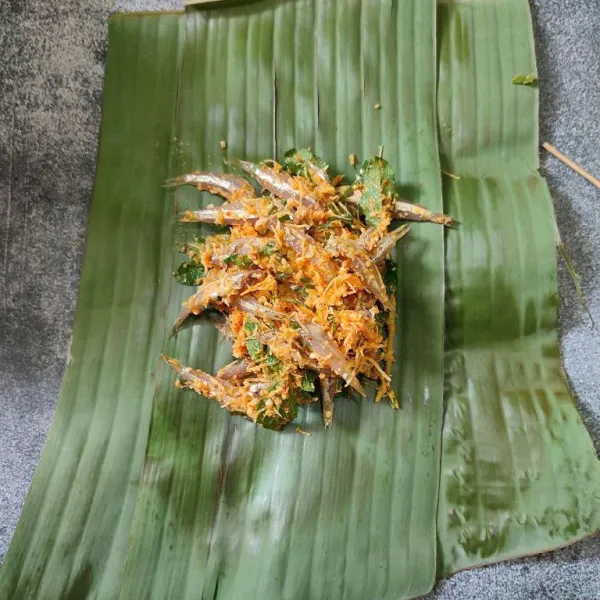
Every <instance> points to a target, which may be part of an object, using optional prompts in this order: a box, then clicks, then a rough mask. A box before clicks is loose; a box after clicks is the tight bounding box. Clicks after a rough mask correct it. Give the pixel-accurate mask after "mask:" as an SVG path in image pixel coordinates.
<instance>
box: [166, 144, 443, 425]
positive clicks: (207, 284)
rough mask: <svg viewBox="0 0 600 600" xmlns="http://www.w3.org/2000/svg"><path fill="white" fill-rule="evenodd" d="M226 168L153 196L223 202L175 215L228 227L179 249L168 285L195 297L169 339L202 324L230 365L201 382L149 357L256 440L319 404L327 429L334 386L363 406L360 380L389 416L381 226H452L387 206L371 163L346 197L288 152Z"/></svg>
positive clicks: (195, 374)
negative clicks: (226, 341) (180, 193)
mask: <svg viewBox="0 0 600 600" xmlns="http://www.w3.org/2000/svg"><path fill="white" fill-rule="evenodd" d="M228 164H229V165H230V166H231V167H232V168H233V169H235V170H237V171H238V172H239V173H240V175H236V174H225V173H209V172H198V173H191V174H188V175H183V176H181V177H178V178H176V179H173V180H171V181H169V182H168V184H167V185H169V186H179V185H186V184H187V185H192V186H195V187H196V188H197V189H198V190H200V191H205V192H209V193H211V194H215V195H218V196H221V197H222V198H224V199H225V202H224V203H223V204H221V205H219V206H209V207H207V208H203V209H199V210H193V211H186V212H185V213H184V215H183V217H182V219H181V220H182V221H183V222H201V223H211V224H215V225H226V226H228V228H229V229H228V233H226V234H215V235H211V236H210V237H208V238H206V239H196V240H195V241H194V242H193V243H189V244H187V245H186V247H185V248H184V250H185V252H186V253H187V255H188V260H187V261H186V262H185V263H184V264H183V265H182V266H181V267H180V268H179V270H178V271H177V272H176V273H175V275H176V277H177V278H178V279H179V281H180V282H182V283H186V284H188V285H196V286H198V290H197V292H196V293H195V294H194V295H193V296H192V297H191V298H189V300H187V301H186V302H185V303H184V306H183V310H182V312H181V314H180V315H179V317H178V319H177V321H176V323H175V326H174V329H173V331H174V333H177V331H179V329H180V328H181V327H182V325H183V324H184V323H185V322H186V321H187V320H188V319H189V317H190V316H192V315H203V316H206V317H208V318H210V319H211V320H212V321H213V322H214V323H215V325H216V326H217V327H218V328H219V330H220V331H221V332H222V333H223V334H224V335H226V336H227V337H228V338H230V339H231V340H232V342H233V354H234V356H235V357H236V360H235V361H234V362H233V363H231V364H229V365H227V366H226V367H224V368H223V369H221V370H220V371H219V372H218V373H217V374H216V375H211V374H208V373H205V372H204V371H201V370H199V369H193V368H190V367H186V366H182V365H181V364H180V362H179V361H177V360H175V359H173V358H169V357H166V356H163V358H164V360H165V361H166V362H167V363H168V364H169V365H170V366H171V367H172V368H173V369H174V370H175V371H176V372H177V373H178V375H179V379H178V385H179V386H181V387H183V388H188V389H192V390H194V391H196V392H197V393H199V394H201V395H204V396H206V397H209V398H212V399H214V400H216V401H217V402H218V403H219V404H220V405H221V406H222V407H223V408H226V409H227V410H229V411H231V412H232V413H238V414H242V415H245V416H246V417H247V418H249V419H251V420H252V421H254V422H256V423H258V424H260V425H262V426H264V427H267V428H270V429H281V428H282V427H283V426H284V425H285V424H286V423H289V422H290V421H292V420H293V419H294V418H295V417H296V415H297V406H298V404H308V403H312V402H316V401H318V400H319V399H320V400H321V402H322V410H323V421H324V423H325V427H329V426H330V424H331V422H332V418H333V411H334V398H335V396H336V395H338V394H339V393H341V392H342V391H343V390H344V388H346V387H348V388H351V389H353V390H354V391H355V392H356V393H358V394H361V395H363V396H364V395H366V394H365V390H364V384H365V382H367V381H368V380H371V381H374V382H375V383H376V384H377V393H376V396H375V400H376V401H377V402H379V401H380V400H381V399H382V398H384V397H387V398H389V400H390V403H391V405H392V406H393V407H395V408H398V406H399V405H398V401H397V399H396V397H395V395H394V392H393V389H392V385H391V367H392V363H393V360H394V356H393V341H394V336H395V327H396V311H395V285H396V279H397V274H396V270H395V266H394V264H393V262H392V261H390V260H389V255H390V252H391V251H392V249H393V248H394V247H395V245H396V243H397V242H398V241H399V240H400V239H401V238H402V237H403V236H405V235H406V234H407V233H408V232H409V230H410V225H408V224H398V225H399V226H397V227H396V228H395V229H392V228H391V226H392V225H393V224H394V222H395V221H421V222H432V223H438V224H440V225H447V226H448V225H452V224H453V223H454V221H453V219H451V218H450V217H448V216H446V215H443V214H439V213H434V212H431V211H429V210H428V209H426V208H424V207H422V206H419V205H416V204H411V203H409V202H406V201H404V200H401V199H400V198H399V197H398V194H397V191H396V183H395V177H394V173H393V172H392V170H391V169H390V167H389V165H388V163H387V162H386V161H385V160H384V159H383V158H381V157H375V158H373V159H371V160H367V161H365V162H364V164H363V166H362V168H361V169H360V171H359V172H358V174H357V177H356V180H355V181H354V182H353V183H352V184H351V185H344V182H343V176H336V177H330V175H329V173H328V166H327V165H326V163H325V162H324V161H323V160H322V159H320V158H319V157H317V156H315V155H314V154H313V153H312V152H311V151H310V150H290V151H289V152H287V153H286V154H285V157H284V160H283V161H282V163H281V164H280V163H278V162H276V161H274V160H266V161H263V162H262V163H260V164H254V163H251V162H248V161H244V160H236V161H230V162H229V163H228ZM243 175H245V176H243ZM248 176H250V177H251V178H253V180H254V181H255V182H256V184H257V185H254V184H253V183H251V182H250V181H249V180H248V179H249V177H248Z"/></svg>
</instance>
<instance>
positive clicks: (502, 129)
mask: <svg viewBox="0 0 600 600" xmlns="http://www.w3.org/2000/svg"><path fill="white" fill-rule="evenodd" d="M438 28H439V29H438V42H439V44H438V52H439V58H438V63H439V91H438V119H439V131H440V155H441V161H442V168H443V169H444V170H446V171H448V172H451V173H452V174H454V175H456V176H458V177H460V179H459V180H456V179H453V178H451V177H446V178H444V210H445V212H447V213H449V214H451V215H453V216H455V217H456V218H457V219H458V220H459V221H461V223H462V225H461V228H460V231H459V232H457V233H455V232H449V233H448V235H447V236H446V282H447V293H446V344H445V349H446V359H445V379H444V381H445V390H446V397H445V402H446V405H447V409H446V413H445V420H444V432H443V456H442V471H441V478H440V500H439V512H438V536H439V541H440V544H439V546H440V550H441V556H440V572H441V573H442V574H446V573H451V572H454V571H457V570H460V569H464V568H468V567H472V566H474V565H478V564H486V563H490V562H496V561H499V560H503V559H506V558H511V557H515V556H521V555H525V554H533V553H536V552H541V551H544V550H550V549H552V548H557V547H559V546H563V545H565V544H567V543H571V542H573V541H575V540H577V539H579V538H581V537H584V536H587V535H590V534H592V533H594V532H595V531H596V530H598V529H599V528H600V463H599V462H598V461H597V459H596V454H595V451H594V447H593V445H592V442H591V440H590V437H589V435H588V434H587V432H586V430H585V427H584V426H583V424H582V422H581V419H580V417H579V414H578V413H577V410H576V407H575V404H574V403H573V400H572V398H571V395H570V392H569V389H568V387H567V384H566V382H565V380H564V377H563V373H562V370H561V365H560V357H559V352H558V344H557V336H556V307H557V303H558V301H557V285H556V252H555V241H556V239H557V235H556V224H555V220H554V213H553V207H552V201H551V199H550V196H549V193H548V189H547V187H546V184H545V182H544V180H543V179H542V178H541V177H540V175H539V173H538V171H537V169H538V166H539V164H538V92H537V89H536V88H535V87H531V86H520V85H513V82H512V79H513V77H514V76H515V75H518V74H521V73H535V72H536V65H535V56H534V48H533V35H532V28H531V18H530V14H529V5H528V2H527V0H497V1H495V2H476V1H472V2H460V3H458V2H457V3H455V2H450V3H446V2H440V3H439V4H438Z"/></svg>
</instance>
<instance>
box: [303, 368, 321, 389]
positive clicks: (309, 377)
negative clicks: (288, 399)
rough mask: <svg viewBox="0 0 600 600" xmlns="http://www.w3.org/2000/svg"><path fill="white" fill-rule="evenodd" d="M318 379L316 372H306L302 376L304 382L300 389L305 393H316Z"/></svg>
mask: <svg viewBox="0 0 600 600" xmlns="http://www.w3.org/2000/svg"><path fill="white" fill-rule="evenodd" d="M316 377H317V374H316V373H315V372H314V371H304V373H303V374H302V382H301V383H300V387H301V388H302V389H303V390H304V391H305V392H314V391H315V379H316Z"/></svg>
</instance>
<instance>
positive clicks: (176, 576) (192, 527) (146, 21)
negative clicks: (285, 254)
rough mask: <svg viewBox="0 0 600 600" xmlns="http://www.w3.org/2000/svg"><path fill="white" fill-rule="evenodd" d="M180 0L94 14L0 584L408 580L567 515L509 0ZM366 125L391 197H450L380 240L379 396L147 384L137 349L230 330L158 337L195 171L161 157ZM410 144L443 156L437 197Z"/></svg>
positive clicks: (551, 320) (569, 427)
mask: <svg viewBox="0 0 600 600" xmlns="http://www.w3.org/2000/svg"><path fill="white" fill-rule="evenodd" d="M189 4H190V6H188V8H187V14H183V13H180V14H155V15H137V16H135V15H134V16H129V15H120V16H117V17H114V18H113V19H111V22H110V31H109V57H108V66H107V74H106V83H105V100H104V117H103V125H102V132H101V142H100V154H99V160H98V174H97V183H96V187H95V191H94V198H93V202H92V211H91V214H90V220H89V230H88V239H87V244H86V257H85V264H84V270H83V273H82V280H81V289H80V298H79V303H78V309H77V316H76V322H75V326H74V331H73V343H72V348H71V353H72V355H73V359H72V361H71V363H70V364H69V366H68V369H67V372H66V375H65V380H64V383H63V389H62V392H61V397H60V399H59V404H58V408H57V412H56V415H55V418H54V421H53V424H52V428H51V431H50V434H49V438H48V443H47V446H46V448H45V450H44V454H43V456H42V460H41V462H40V466H39V468H38V470H37V472H36V475H35V477H34V481H33V483H32V487H31V490H30V493H29V496H28V498H27V501H26V504H25V507H24V510H23V515H22V518H21V520H20V522H19V526H18V528H17V531H16V532H15V536H14V539H13V542H12V544H11V547H10V549H9V552H8V554H7V557H6V562H5V564H4V566H3V567H2V568H1V569H0V596H1V597H2V598H4V597H6V598H9V599H13V598H15V599H19V600H20V599H22V598H73V599H75V598H88V597H89V598H94V597H96V598H116V597H120V598H123V599H128V598H153V597H154V598H161V599H162V598H166V597H173V598H186V597H192V598H198V597H202V598H204V597H207V598H218V597H221V598H227V599H229V598H234V599H237V598H242V597H244V598H245V597H250V598H254V597H261V598H266V599H269V598H274V599H275V598H277V599H279V598H328V599H329V598H332V599H335V598H363V597H366V598H395V599H397V598H401V597H411V596H415V595H418V594H422V593H426V592H427V591H428V590H429V589H430V588H431V587H432V585H433V582H434V579H435V576H436V560H437V565H438V566H437V572H438V575H441V574H446V573H450V572H453V571H456V570H459V569H462V568H467V567H471V566H474V565H476V564H482V563H486V562H493V561H498V560H502V559H505V558H509V557H513V556H518V555H522V554H526V553H532V552H539V551H541V550H545V549H549V548H553V547H556V546H560V545H564V544H566V543H569V542H571V541H574V540H575V539H578V538H580V537H582V536H584V535H588V534H590V533H592V532H594V531H595V530H596V529H597V528H598V527H599V519H600V517H599V514H598V511H599V506H600V490H599V485H600V483H599V482H600V477H599V475H600V473H599V466H598V462H597V460H596V457H595V454H594V451H593V447H592V445H591V442H590V440H589V436H588V435H587V432H586V431H585V428H584V427H583V425H582V423H581V421H580V419H579V416H578V415H577V412H576V410H575V407H574V405H573V402H572V400H571V398H570V395H569V391H568V388H567V387H566V384H565V383H564V381H563V379H562V374H561V372H560V363H559V356H558V350H557V345H556V280H555V278H556V266H555V251H554V236H555V223H554V216H553V213H552V204H551V201H550V198H549V196H548V193H547V190H546V187H545V184H544V182H543V180H542V179H541V178H540V177H539V175H538V174H537V166H538V164H537V155H536V152H537V90H536V88H535V87H530V86H513V85H512V78H513V77H514V76H515V75H518V74H524V73H525V74H526V73H532V72H535V63H534V57H533V50H532V34H531V28H530V17H529V14H528V8H527V2H526V0H491V1H489V2H480V1H479V2H476V1H475V0H473V1H472V2H469V1H467V0H464V1H461V2H446V3H440V4H438V6H437V13H436V3H435V0H379V1H377V2H374V1H370V0H331V1H327V2H321V1H319V0H280V1H276V0H258V1H255V2H251V3H236V2H219V1H213V2H210V3H208V4H205V3H202V4H199V3H198V2H190V3H189ZM192 5H196V6H192ZM436 18H437V29H436ZM436 34H437V42H438V54H437V69H436ZM436 71H439V92H438V96H437V106H436V77H437V76H438V74H437V72H436ZM292 90H293V92H292ZM375 104H381V110H375V109H374V105H375ZM438 130H439V136H440V154H439V155H438V146H437V136H438ZM221 140H225V141H226V142H227V150H226V151H225V152H223V151H222V150H221V148H220V145H219V142H220V141H221ZM380 145H384V146H385V157H386V158H387V159H388V160H389V161H390V163H391V164H392V167H393V168H394V169H395V171H396V173H397V179H398V181H399V182H400V184H401V189H400V191H401V193H402V195H403V196H405V197H408V198H409V199H410V200H413V201H415V202H421V203H423V204H426V205H427V206H428V207H430V208H432V209H434V210H442V208H444V209H445V212H448V213H451V214H453V215H454V216H456V217H457V218H458V219H459V220H460V221H462V226H461V228H460V230H458V231H455V230H453V231H448V232H446V239H445V242H446V251H445V252H444V245H443V233H442V232H441V231H440V230H439V228H437V227H435V226H431V225H422V226H415V227H413V232H412V233H411V236H410V239H407V240H406V241H404V240H403V242H402V243H401V244H400V245H399V247H398V253H397V259H398V262H399V269H398V294H397V301H398V307H399V308H398V313H399V317H398V332H399V333H398V338H397V340H396V356H397V363H396V365H395V370H394V385H395V389H396V392H397V394H398V397H399V398H401V400H402V402H403V407H402V409H401V410H400V411H397V412H395V411H392V410H391V409H390V408H389V407H388V406H386V405H384V404H380V405H375V404H374V403H372V402H371V401H370V400H369V401H360V402H358V401H356V400H353V399H346V400H341V401H338V402H337V403H336V417H335V421H334V426H333V428H332V429H331V430H330V431H328V432H325V431H324V430H323V428H322V424H321V417H320V413H319V410H318V407H310V408H307V409H304V410H303V411H301V413H300V415H299V419H298V423H299V424H300V425H301V426H302V428H303V429H304V430H306V431H307V432H309V433H310V434H311V436H310V437H305V436H303V435H299V434H297V433H295V431H294V427H289V428H288V429H287V430H286V431H284V432H283V433H274V432H270V431H267V430H263V429H260V428H257V427H255V426H254V425H252V424H250V423H248V422H246V421H244V420H242V419H241V418H237V417H232V416H230V415H229V414H227V413H225V412H224V411H223V410H221V409H220V408H219V407H218V406H217V405H216V403H211V402H210V401H208V400H205V399H203V398H200V397H198V396H195V395H193V394H191V393H183V392H182V391H181V390H178V389H177V388H175V387H174V386H173V375H172V373H171V372H170V371H169V370H168V368H167V367H166V366H164V365H162V364H158V354H159V352H160V350H161V349H162V350H164V351H165V352H166V353H168V354H170V355H173V356H176V357H178V358H181V359H182V360H183V361H184V362H185V363H187V364H190V365H192V366H198V367H201V368H204V369H206V370H208V371H214V370H215V369H217V368H218V367H219V366H221V365H223V364H224V363H225V362H227V361H228V359H229V358H230V346H229V345H228V343H225V342H223V340H221V339H219V337H218V334H217V333H216V332H215V330H214V328H213V327H211V326H209V325H208V324H203V323H201V324H199V325H196V326H195V327H193V328H189V329H186V330H185V331H183V332H182V333H181V334H180V335H179V337H178V338H176V339H167V336H168V331H169V329H170V325H171V324H172V322H173V321H174V319H175V317H176V315H177V313H178V312H179V308H180V303H181V302H182V301H183V300H184V299H185V297H186V295H189V288H186V289H184V288H183V287H182V286H180V285H179V284H178V283H177V282H176V281H175V280H173V279H172V278H171V276H170V274H171V271H172V270H174V269H176V268H177V267H178V265H179V263H180V262H182V256H181V255H178V254H177V252H176V248H177V246H178V245H180V244H181V243H182V242H185V241H186V240H188V239H191V238H192V237H193V236H194V235H198V234H199V232H201V231H202V229H201V228H198V227H195V226H190V225H186V226H183V225H181V224H178V225H175V222H176V214H177V213H178V212H180V211H181V210H182V209H185V208H190V207H196V206H199V205H200V204H203V203H207V202H210V201H214V198H209V197H203V196H201V195H199V194H198V193H197V192H196V191H195V190H190V189H179V190H178V191H177V192H176V193H175V194H174V193H172V192H170V191H166V190H165V189H164V188H163V187H162V185H163V183H164V181H165V180H166V179H167V178H168V177H171V176H174V175H177V174H179V173H183V172H188V171H191V170H194V169H212V170H220V169H221V168H222V159H223V158H224V157H225V156H230V157H234V156H235V157H247V158H249V159H253V160H257V159H261V158H264V157H269V156H278V157H281V156H282V154H283V152H284V151H285V150H287V149H288V148H290V147H292V146H296V147H300V146H312V147H313V148H314V149H315V151H316V152H318V153H319V154H321V155H322V156H324V157H325V158H326V159H327V160H328V161H329V162H330V165H331V169H332V171H335V172H344V173H346V175H347V176H349V177H351V176H352V175H353V170H352V168H351V167H350V165H349V163H348V158H347V157H348V154H349V153H350V152H354V153H356V154H358V155H359V156H361V157H365V156H369V155H373V154H375V153H376V152H377V148H378V147H379V146H380ZM438 156H441V161H442V166H441V168H442V169H443V170H444V171H446V172H449V173H452V174H455V175H457V176H460V179H459V180H455V179H453V178H451V177H447V176H444V178H443V183H444V187H443V206H442V183H441V178H440V162H439V161H440V159H439V157H438ZM444 262H445V266H444ZM444 293H445V294H446V303H445V307H446V309H445V321H444V312H443V311H444ZM444 323H445V329H446V331H445V338H444ZM444 345H445V356H444V355H443V351H444ZM442 384H444V393H442ZM444 406H446V418H445V421H444V422H442V412H443V408H444ZM442 431H443V440H442ZM144 453H145V458H144ZM442 453H443V454H442ZM440 462H441V471H440ZM438 487H439V488H440V494H439V507H438ZM436 525H437V527H436ZM436 532H437V533H436ZM436 550H437V552H436ZM436 554H437V556H436Z"/></svg>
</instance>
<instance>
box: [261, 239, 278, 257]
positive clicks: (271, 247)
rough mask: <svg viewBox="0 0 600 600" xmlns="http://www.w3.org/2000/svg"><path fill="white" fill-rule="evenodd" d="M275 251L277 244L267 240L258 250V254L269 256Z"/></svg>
mask: <svg viewBox="0 0 600 600" xmlns="http://www.w3.org/2000/svg"><path fill="white" fill-rule="evenodd" d="M275 252H277V246H276V245H275V244H274V243H273V242H269V243H268V244H266V245H265V246H263V247H262V248H261V249H260V250H259V251H258V254H259V255H260V256H271V255H273V254H275Z"/></svg>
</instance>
